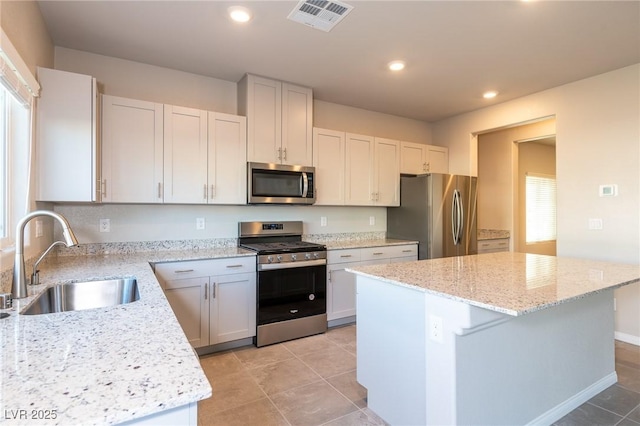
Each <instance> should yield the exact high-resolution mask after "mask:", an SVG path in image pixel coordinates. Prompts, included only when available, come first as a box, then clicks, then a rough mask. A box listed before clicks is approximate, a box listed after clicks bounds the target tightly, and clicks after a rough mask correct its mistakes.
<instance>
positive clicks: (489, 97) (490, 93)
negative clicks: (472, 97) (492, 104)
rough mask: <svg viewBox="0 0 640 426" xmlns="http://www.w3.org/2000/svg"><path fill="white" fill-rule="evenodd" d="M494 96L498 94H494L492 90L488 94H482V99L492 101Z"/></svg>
mask: <svg viewBox="0 0 640 426" xmlns="http://www.w3.org/2000/svg"><path fill="white" fill-rule="evenodd" d="M496 96H498V92H496V91H494V90H492V91H490V92H484V93H483V94H482V97H483V98H485V99H493V98H495V97H496Z"/></svg>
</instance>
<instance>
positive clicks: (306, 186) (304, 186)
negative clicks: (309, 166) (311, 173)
mask: <svg viewBox="0 0 640 426" xmlns="http://www.w3.org/2000/svg"><path fill="white" fill-rule="evenodd" d="M308 191H309V178H308V177H307V172H302V198H307V192H308Z"/></svg>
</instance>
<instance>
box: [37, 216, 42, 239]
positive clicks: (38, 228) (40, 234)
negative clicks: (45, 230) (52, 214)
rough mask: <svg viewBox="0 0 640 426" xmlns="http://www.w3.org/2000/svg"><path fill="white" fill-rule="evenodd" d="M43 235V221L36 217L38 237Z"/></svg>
mask: <svg viewBox="0 0 640 426" xmlns="http://www.w3.org/2000/svg"><path fill="white" fill-rule="evenodd" d="M40 237H42V221H41V220H38V219H36V238H40Z"/></svg>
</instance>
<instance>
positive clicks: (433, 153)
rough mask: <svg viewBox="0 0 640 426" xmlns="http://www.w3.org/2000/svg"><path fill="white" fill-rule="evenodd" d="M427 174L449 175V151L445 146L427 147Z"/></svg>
mask: <svg viewBox="0 0 640 426" xmlns="http://www.w3.org/2000/svg"><path fill="white" fill-rule="evenodd" d="M427 172H428V173H449V149H448V148H446V147H443V146H435V145H427Z"/></svg>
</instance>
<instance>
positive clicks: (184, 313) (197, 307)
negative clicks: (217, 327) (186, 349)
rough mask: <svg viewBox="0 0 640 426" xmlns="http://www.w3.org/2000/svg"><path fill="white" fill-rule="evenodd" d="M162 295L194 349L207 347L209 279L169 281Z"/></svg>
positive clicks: (166, 282)
mask: <svg viewBox="0 0 640 426" xmlns="http://www.w3.org/2000/svg"><path fill="white" fill-rule="evenodd" d="M163 286H164V294H165V296H166V297H167V300H168V301H169V305H171V309H173V313H174V314H175V315H176V318H177V319H178V322H179V323H180V326H181V327H182V330H183V331H184V334H185V335H186V336H187V339H188V340H189V343H191V345H192V346H193V347H194V348H199V347H201V346H207V345H209V300H208V297H209V296H208V294H207V292H208V287H209V277H199V278H187V279H179V280H169V281H165V282H164V283H163Z"/></svg>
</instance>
